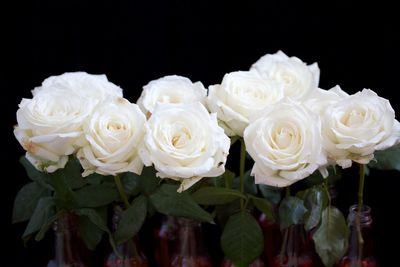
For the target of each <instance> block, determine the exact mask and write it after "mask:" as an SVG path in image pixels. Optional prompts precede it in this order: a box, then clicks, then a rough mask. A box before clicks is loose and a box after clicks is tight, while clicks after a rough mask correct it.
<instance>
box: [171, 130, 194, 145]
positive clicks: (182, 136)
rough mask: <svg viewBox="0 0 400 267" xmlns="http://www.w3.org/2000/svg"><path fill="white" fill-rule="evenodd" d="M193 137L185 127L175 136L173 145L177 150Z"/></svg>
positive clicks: (172, 141)
mask: <svg viewBox="0 0 400 267" xmlns="http://www.w3.org/2000/svg"><path fill="white" fill-rule="evenodd" d="M191 137H192V136H191V134H190V131H189V130H188V129H187V128H186V127H183V128H182V129H181V130H180V131H179V132H177V133H175V134H174V136H173V137H172V140H171V143H172V145H173V146H174V147H175V148H182V147H184V146H185V145H186V143H187V142H188V140H190V139H191Z"/></svg>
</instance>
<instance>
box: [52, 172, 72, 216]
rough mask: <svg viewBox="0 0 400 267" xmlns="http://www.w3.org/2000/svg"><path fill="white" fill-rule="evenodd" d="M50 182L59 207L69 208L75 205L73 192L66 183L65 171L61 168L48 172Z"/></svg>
mask: <svg viewBox="0 0 400 267" xmlns="http://www.w3.org/2000/svg"><path fill="white" fill-rule="evenodd" d="M50 177H51V179H50V183H51V185H52V187H53V188H54V191H55V195H54V199H55V202H56V205H57V207H58V208H60V209H66V210H71V209H74V208H75V207H77V204H78V203H77V200H76V196H75V193H74V192H73V191H72V190H71V188H70V187H69V186H68V185H67V183H66V177H65V173H64V172H63V170H62V169H60V170H57V171H56V172H54V173H51V174H50Z"/></svg>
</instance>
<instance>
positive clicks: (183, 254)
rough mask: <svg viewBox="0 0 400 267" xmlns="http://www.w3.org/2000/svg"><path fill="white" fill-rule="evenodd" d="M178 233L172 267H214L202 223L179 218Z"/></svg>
mask: <svg viewBox="0 0 400 267" xmlns="http://www.w3.org/2000/svg"><path fill="white" fill-rule="evenodd" d="M177 225H178V231H177V240H176V246H175V250H174V252H173V253H172V257H171V262H170V266H171V267H212V261H211V258H210V256H209V255H208V253H207V251H206V248H205V244H204V240H203V231H202V228H201V223H200V222H198V221H195V220H191V219H186V218H178V219H177Z"/></svg>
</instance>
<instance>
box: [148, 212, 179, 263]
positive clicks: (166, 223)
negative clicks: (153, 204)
mask: <svg viewBox="0 0 400 267" xmlns="http://www.w3.org/2000/svg"><path fill="white" fill-rule="evenodd" d="M177 231H178V225H177V221H176V219H175V218H174V217H172V216H163V217H162V218H161V221H160V224H159V225H158V227H156V228H155V230H154V237H155V241H156V242H155V244H154V245H155V252H154V259H155V261H156V263H157V266H158V267H169V266H170V263H171V256H172V253H173V251H172V250H173V248H174V247H175V246H176V241H177Z"/></svg>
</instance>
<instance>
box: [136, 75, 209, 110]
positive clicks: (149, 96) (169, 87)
mask: <svg viewBox="0 0 400 267" xmlns="http://www.w3.org/2000/svg"><path fill="white" fill-rule="evenodd" d="M206 96H207V90H206V89H205V88H204V86H203V84H202V83H201V82H195V83H192V82H191V81H190V80H189V79H188V78H186V77H182V76H177V75H171V76H165V77H162V78H160V79H157V80H154V81H151V82H149V83H148V84H147V85H145V86H144V87H143V91H142V94H141V96H140V97H139V99H138V100H137V104H138V105H139V107H140V108H141V110H142V111H143V112H144V113H145V114H151V113H153V111H154V108H155V106H156V105H157V104H160V103H170V104H181V103H182V104H189V103H195V102H201V103H203V102H204V100H205V97H206Z"/></svg>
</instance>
